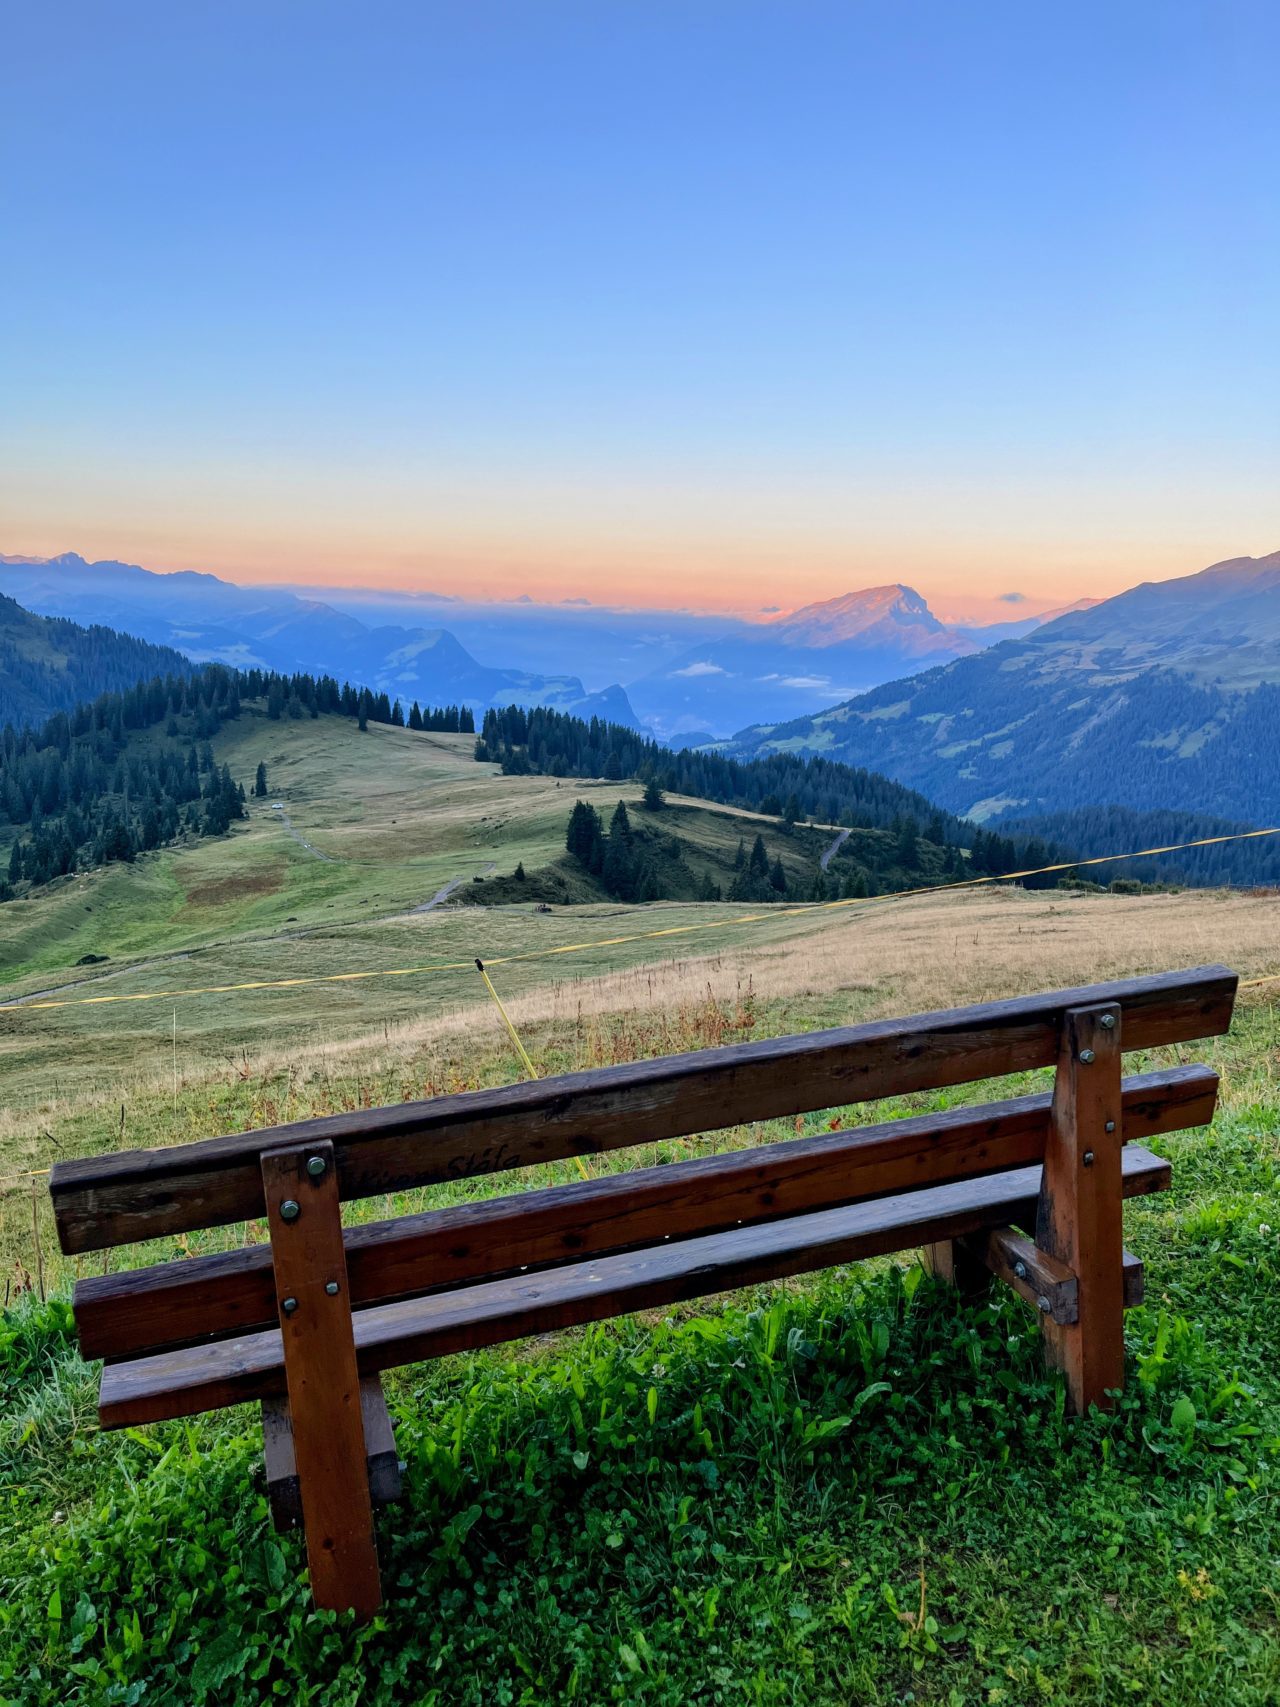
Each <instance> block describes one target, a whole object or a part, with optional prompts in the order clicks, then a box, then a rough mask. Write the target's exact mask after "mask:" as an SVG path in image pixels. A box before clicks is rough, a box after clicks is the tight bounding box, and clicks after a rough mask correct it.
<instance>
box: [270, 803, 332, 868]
mask: <svg viewBox="0 0 1280 1707" xmlns="http://www.w3.org/2000/svg"><path fill="white" fill-rule="evenodd" d="M269 816H270V817H272V818H275V819H277V820H278V821H279V822H280V823H281V824H283V825H284V827H285V831H286V833H287V834H289V835H290V836H292V837H293V839H294V841H295V842H297V844H298V846H299V847H300V848H306V850H307V852H308V853H309V854H314V855H315V856H316V858H317V859H322V860H325V861H326V862H327V863H328V864H329V865H337V864H338V860H337V858H336V856H335V855H334V854H327V853H324V852H322V851H321V849H319V848H317V847H315V846H313V845H312V843H310V842H309V841H308V840H307V838H306V837H305V836H304V835H303V833H302V831H301V830H295V829H294V827H293V819H292V818H290V816H289V814H288V813H287V812H286V811H284V809H283V808H281V810H280V811H279V812H271V813H270V814H269Z"/></svg>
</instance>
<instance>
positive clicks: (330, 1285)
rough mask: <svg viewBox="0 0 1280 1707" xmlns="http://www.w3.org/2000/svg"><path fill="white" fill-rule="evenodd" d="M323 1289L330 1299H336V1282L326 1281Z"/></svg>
mask: <svg viewBox="0 0 1280 1707" xmlns="http://www.w3.org/2000/svg"><path fill="white" fill-rule="evenodd" d="M324 1289H325V1291H326V1292H327V1293H328V1294H329V1296H330V1298H336V1297H337V1296H338V1283H337V1281H336V1280H329V1281H326V1282H325V1288H324Z"/></svg>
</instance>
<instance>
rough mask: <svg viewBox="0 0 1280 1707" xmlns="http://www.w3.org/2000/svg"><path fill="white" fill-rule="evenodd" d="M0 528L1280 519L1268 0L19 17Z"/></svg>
mask: <svg viewBox="0 0 1280 1707" xmlns="http://www.w3.org/2000/svg"><path fill="white" fill-rule="evenodd" d="M5 36H6V45H5V51H4V56H3V57H4V69H3V72H2V73H0V75H3V100H2V101H0V149H2V164H3V170H2V172H0V233H2V234H3V236H2V237H0V242H2V243H3V273H2V276H3V283H2V284H0V303H2V304H3V309H4V312H3V314H0V402H2V403H3V408H2V409H0V549H2V550H8V551H18V550H45V551H54V550H60V549H66V548H74V549H77V550H80V551H83V552H84V553H85V554H86V555H87V556H91V557H92V556H125V557H131V558H134V559H136V560H139V561H143V562H145V563H147V564H148V565H149V566H152V567H204V568H211V569H214V570H217V571H220V572H224V573H228V574H230V575H232V576H233V577H239V578H248V577H260V578H271V579H281V578H291V579H298V580H307V581H311V582H315V581H324V580H330V581H335V582H355V581H364V582H366V583H379V584H386V585H401V586H437V587H440V588H441V589H442V590H446V591H463V590H470V591H472V592H476V593H479V594H493V595H496V594H501V593H507V592H515V591H529V592H532V593H533V594H535V596H547V597H562V596H566V595H571V594H585V595H587V596H589V597H593V598H601V597H602V596H625V597H630V598H637V599H641V600H647V601H652V602H677V603H686V602H701V603H706V604H713V605H724V604H732V605H739V606H754V605H758V604H761V603H782V604H784V605H785V604H796V603H802V602H805V601H806V600H808V599H812V598H819V597H826V596H833V595H835V594H837V593H840V592H843V591H846V590H848V589H849V588H851V587H856V586H860V585H867V584H873V583H875V582H881V581H888V580H908V581H911V582H912V583H913V584H915V585H917V586H919V587H920V588H921V590H922V591H924V592H925V593H926V594H927V595H928V596H930V597H931V598H932V599H933V600H935V602H937V603H938V604H939V605H940V606H945V607H952V608H955V609H959V608H960V607H961V606H963V605H964V604H965V603H966V601H968V602H970V603H972V602H973V601H975V600H976V601H978V602H981V601H982V600H984V599H987V598H989V597H992V596H994V595H995V594H996V593H998V592H1000V591H1006V590H1009V589H1010V588H1015V587H1016V588H1019V589H1021V590H1023V591H1025V592H1026V593H1028V595H1030V596H1031V597H1033V598H1035V599H1037V600H1038V601H1040V602H1055V601H1057V600H1059V599H1061V598H1063V597H1068V596H1074V595H1075V594H1077V593H1089V592H1105V591H1112V590H1116V589H1118V588H1119V587H1121V586H1124V585H1127V584H1130V583H1131V582H1133V581H1135V580H1138V579H1143V578H1146V577H1150V576H1157V575H1164V574H1175V573H1183V572H1188V571H1190V570H1193V569H1195V568H1198V567H1201V566H1203V564H1204V563H1207V562H1209V561H1212V560H1213V559H1215V558H1219V557H1224V556H1228V555H1235V554H1237V553H1241V552H1263V551H1268V550H1273V549H1275V548H1276V547H1277V546H1280V497H1278V492H1280V483H1278V482H1277V480H1276V472H1277V452H1278V450H1280V430H1278V428H1277V423H1276V405H1275V398H1276V395H1277V383H1276V382H1277V379H1278V378H1280V373H1278V371H1277V370H1278V368H1280V360H1278V358H1277V351H1278V350H1280V290H1278V289H1277V285H1278V283H1280V281H1278V279H1277V262H1278V261H1280V208H1278V186H1280V141H1278V133H1277V118H1276V102H1275V95H1274V75H1275V67H1276V65H1277V64H1278V63H1280V8H1277V7H1275V6H1274V5H1262V4H1256V5H1255V4H1233V3H1230V0H1228V3H1226V4H1219V5H1209V4H1204V5H1184V4H1176V3H1175V4H1167V3H1166V4H1133V5H1124V4H1120V5H1117V4H1109V5H1090V4H1084V5H1081V4H1073V5H1071V6H1056V7H1050V6H1048V5H1043V4H1031V3H1028V0H1021V3H1020V4H1003V3H1002V4H985V3H980V4H974V5H958V4H955V0H950V3H947V4H913V3H911V0H884V3H878V0H877V3H858V0H849V3H846V4H843V5H839V6H825V5H806V4H789V5H781V4H779V5H764V4H750V3H744V0H739V3H737V4H711V3H707V4H687V5H679V6H677V5H661V4H653V3H650V4H646V5H639V4H636V5H631V4H617V3H608V4H604V3H599V0H597V3H596V4H594V5H580V6H564V5H555V4H542V5H535V4H520V5H514V4H513V5H486V4H470V5H457V6H453V5H425V4H417V5H403V6H402V5H378V4H373V5H362V6H356V5H329V4H316V3H310V4H298V5H295V4H281V3H272V0H253V3H251V4H243V3H232V4H216V5H215V4H205V3H188V4H183V5H176V6H175V5H172V4H168V5H139V4H128V3H124V4H113V5H111V6H109V7H108V6H103V5H101V4H99V3H93V4H74V5H62V4H58V3H57V0H53V3H51V4H48V5H44V6H26V7H22V8H20V9H18V8H15V9H13V10H11V12H10V14H9V17H8V20H7V24H6V30H5Z"/></svg>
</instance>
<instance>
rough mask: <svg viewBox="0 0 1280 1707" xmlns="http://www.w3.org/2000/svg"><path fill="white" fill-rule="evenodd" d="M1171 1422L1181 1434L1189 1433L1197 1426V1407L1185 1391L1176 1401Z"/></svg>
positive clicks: (1170, 1418)
mask: <svg viewBox="0 0 1280 1707" xmlns="http://www.w3.org/2000/svg"><path fill="white" fill-rule="evenodd" d="M1169 1423H1170V1426H1171V1427H1173V1428H1176V1429H1177V1430H1178V1432H1179V1433H1180V1434H1189V1433H1190V1432H1191V1430H1192V1429H1193V1428H1194V1427H1195V1426H1196V1408H1195V1406H1194V1405H1193V1404H1192V1402H1191V1400H1190V1399H1188V1397H1187V1395H1186V1394H1185V1393H1183V1394H1182V1396H1181V1397H1180V1398H1179V1399H1178V1400H1177V1402H1176V1403H1175V1405H1174V1407H1173V1411H1172V1414H1171V1415H1170V1417H1169Z"/></svg>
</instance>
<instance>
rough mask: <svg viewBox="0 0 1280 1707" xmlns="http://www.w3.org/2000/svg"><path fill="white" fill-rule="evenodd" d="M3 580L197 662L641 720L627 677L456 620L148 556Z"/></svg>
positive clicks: (69, 557) (8, 563) (54, 564)
mask: <svg viewBox="0 0 1280 1707" xmlns="http://www.w3.org/2000/svg"><path fill="white" fill-rule="evenodd" d="M0 589H3V591H4V592H6V593H8V594H9V596H10V597H11V598H13V599H16V600H17V601H18V602H19V603H20V604H22V605H24V606H26V607H27V609H28V610H32V611H37V612H39V613H40V614H42V615H45V616H63V617H70V618H74V619H75V620H76V621H78V622H85V621H90V622H94V623H100V624H105V625H107V626H109V627H111V628H113V629H117V630H123V631H125V632H126V633H128V634H133V635H138V636H140V637H141V638H143V639H145V640H148V641H151V642H153V643H155V644H158V645H162V646H166V647H170V648H173V649H175V650H177V651H178V652H181V653H184V654H185V655H186V656H187V657H188V658H190V659H192V660H194V661H195V662H197V663H222V664H231V665H234V666H236V667H237V668H239V669H251V668H253V667H254V666H258V667H259V668H262V669H268V670H280V671H284V672H289V673H295V672H307V673H310V674H314V675H322V674H328V675H332V676H334V677H336V678H337V679H338V680H339V681H352V682H358V683H359V684H361V685H362V686H364V687H369V688H372V689H373V690H375V691H377V692H381V691H385V692H386V693H388V694H389V695H390V696H391V697H392V698H393V699H395V698H399V699H401V700H403V701H404V703H405V705H406V706H407V705H409V704H410V703H411V702H412V701H413V700H415V699H418V700H421V701H422V702H423V703H427V702H428V701H429V702H430V703H432V704H435V705H443V704H445V703H461V702H463V701H465V702H467V703H468V704H470V705H472V706H473V707H474V708H476V709H480V710H483V709H484V708H486V707H488V706H490V705H509V704H513V703H516V702H518V703H520V704H521V705H547V706H554V707H555V708H556V709H557V710H560V711H572V712H573V713H574V714H575V715H576V716H579V717H591V716H597V715H598V716H601V717H607V718H609V719H610V721H612V722H614V723H624V724H627V725H629V726H635V722H636V719H635V714H634V712H633V711H632V709H631V706H630V704H629V703H628V701H627V697H626V694H625V693H624V692H623V690H622V689H621V688H620V687H619V686H617V685H616V684H611V685H609V686H607V687H606V688H604V689H603V690H601V691H599V692H595V693H592V692H589V691H588V690H587V689H586V688H585V687H584V686H583V683H582V680H581V678H580V677H578V676H576V675H567V674H556V675H542V674H539V673H537V672H531V671H527V670H519V669H510V668H495V667H491V666H489V665H485V664H481V663H479V662H478V661H477V660H476V659H475V658H473V657H472V656H471V654H470V653H469V652H468V651H467V650H466V648H465V647H464V646H463V645H462V644H461V643H460V642H459V641H458V640H457V639H456V637H455V636H454V635H453V634H451V633H450V632H449V631H448V630H447V629H443V628H440V627H431V628H424V627H415V628H405V627H401V626H398V625H386V624H379V625H376V626H370V625H369V624H368V623H365V622H362V621H360V620H359V619H358V618H357V617H354V616H350V615H348V614H346V613H345V612H343V611H340V610H336V609H334V608H333V607H332V606H331V605H327V604H324V603H322V602H321V601H319V600H316V599H309V598H301V597H299V596H298V594H297V593H294V592H290V591H288V590H286V589H283V588H275V587H240V586H237V585H235V584H234V583H233V582H230V581H223V580H221V579H219V577H218V576H216V575H207V574H201V573H198V572H195V571H190V570H187V571H182V572H179V573H176V574H172V575H158V574H155V573H154V572H152V571H151V570H147V569H142V568H139V567H138V566H137V565H136V564H129V563H116V562H100V563H88V562H86V561H85V559H84V558H83V557H80V556H79V555H77V554H76V553H75V552H66V553H64V554H63V555H62V556H59V557H49V558H18V557H0Z"/></svg>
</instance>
